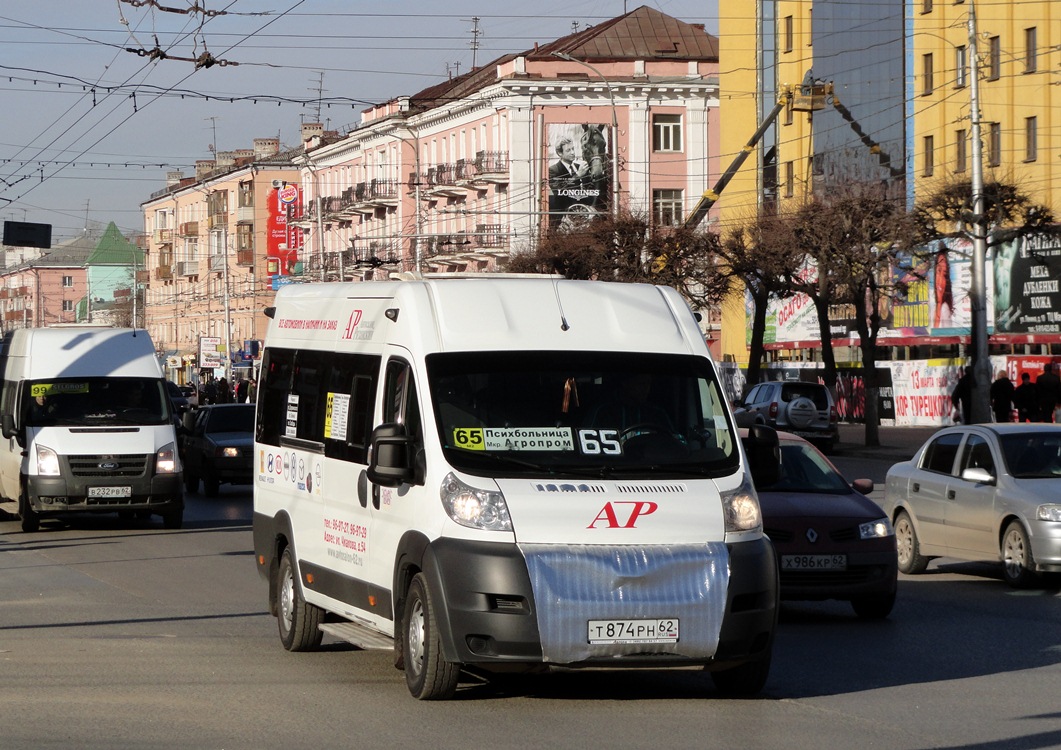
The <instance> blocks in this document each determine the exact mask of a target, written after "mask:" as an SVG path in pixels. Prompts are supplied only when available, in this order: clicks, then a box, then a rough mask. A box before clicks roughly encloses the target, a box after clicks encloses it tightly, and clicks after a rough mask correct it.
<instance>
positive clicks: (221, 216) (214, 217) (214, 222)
mask: <svg viewBox="0 0 1061 750" xmlns="http://www.w3.org/2000/svg"><path fill="white" fill-rule="evenodd" d="M227 225H228V213H227V212H225V213H216V214H210V216H209V217H208V219H207V227H208V228H209V229H217V228H218V227H223V226H227Z"/></svg>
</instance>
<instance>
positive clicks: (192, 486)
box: [184, 469, 199, 494]
mask: <svg viewBox="0 0 1061 750" xmlns="http://www.w3.org/2000/svg"><path fill="white" fill-rule="evenodd" d="M184 491H185V492H190V493H193V494H194V493H196V492H198V491H199V477H197V476H195V474H193V473H192V471H191V469H185V470H184Z"/></svg>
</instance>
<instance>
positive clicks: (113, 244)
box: [85, 221, 144, 266]
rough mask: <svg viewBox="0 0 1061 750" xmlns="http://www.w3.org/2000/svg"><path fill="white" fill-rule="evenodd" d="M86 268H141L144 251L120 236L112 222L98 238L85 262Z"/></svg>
mask: <svg viewBox="0 0 1061 750" xmlns="http://www.w3.org/2000/svg"><path fill="white" fill-rule="evenodd" d="M85 265H88V266H143V265H144V251H143V250H141V249H140V248H139V247H137V246H136V245H134V244H133V243H132V242H130V241H129V240H127V239H125V237H123V236H122V233H121V232H120V231H118V226H117V225H116V224H115V223H114V222H113V221H112V222H111V223H110V224H108V225H107V228H106V230H104V232H103V236H102V237H100V239H99V243H98V244H97V245H96V249H95V250H93V251H92V254H91V255H89V256H88V260H87V261H86V262H85Z"/></svg>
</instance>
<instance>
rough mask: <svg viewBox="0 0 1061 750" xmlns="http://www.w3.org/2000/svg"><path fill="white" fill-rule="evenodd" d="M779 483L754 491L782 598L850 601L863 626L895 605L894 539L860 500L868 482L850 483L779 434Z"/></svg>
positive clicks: (809, 449) (873, 507) (881, 517)
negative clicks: (863, 620) (774, 557)
mask: <svg viewBox="0 0 1061 750" xmlns="http://www.w3.org/2000/svg"><path fill="white" fill-rule="evenodd" d="M778 437H779V439H780V442H781V476H780V478H779V479H778V481H777V482H775V483H773V484H770V485H767V486H758V485H757V486H756V492H757V493H758V495H759V504H760V506H761V507H762V513H763V529H764V531H765V532H766V534H767V536H769V537H770V540H771V541H772V542H773V544H774V549H775V550H776V551H777V560H778V566H779V569H780V580H781V598H782V599H783V600H784V599H787V600H810V601H821V600H826V599H838V600H841V601H849V602H851V606H852V607H853V608H854V610H855V614H856V615H858V616H859V617H862V618H867V619H880V618H884V617H887V616H888V614H889V613H890V612H891V610H892V606H893V605H894V604H895V591H896V578H897V569H898V560H897V556H896V550H895V533H894V531H893V530H892V525H891V523H890V522H889V521H888V518H887V516H886V515H885V513H884V511H883V510H882V509H881V508H880V506H878V505H877V504H876V503H874V502H873V501H872V500H870V499H869V498H868V497H866V494H867V493H869V492H872V491H873V482H872V481H871V480H869V479H857V480H855V481H854V482H853V483H852V484H848V482H847V480H846V479H844V477H843V476H841V474H840V472H838V471H837V470H836V467H835V466H833V465H832V463H831V462H830V461H829V459H827V458H826V457H825V456H824V455H822V453H821V451H819V450H818V449H817V448H815V447H814V446H813V445H811V444H810V443H809V442H807V441H806V440H804V439H803V438H800V437H798V436H796V435H793V434H791V433H785V432H780V433H778Z"/></svg>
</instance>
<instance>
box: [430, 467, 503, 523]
mask: <svg viewBox="0 0 1061 750" xmlns="http://www.w3.org/2000/svg"><path fill="white" fill-rule="evenodd" d="M441 494H442V506H443V507H444V508H445V509H446V513H448V514H449V517H450V518H452V519H453V520H454V522H456V523H459V524H460V525H461V526H467V527H468V528H471V529H483V530H485V531H512V519H510V518H509V517H508V505H506V504H505V496H504V495H502V494H501V493H500V492H492V491H489V490H480V489H476V488H475V487H470V486H468V485H467V484H465V483H464V482H462V481H461V480H459V479H457V477H456V476H454V475H453V474H447V475H446V478H445V479H443V480H442V487H441Z"/></svg>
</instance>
